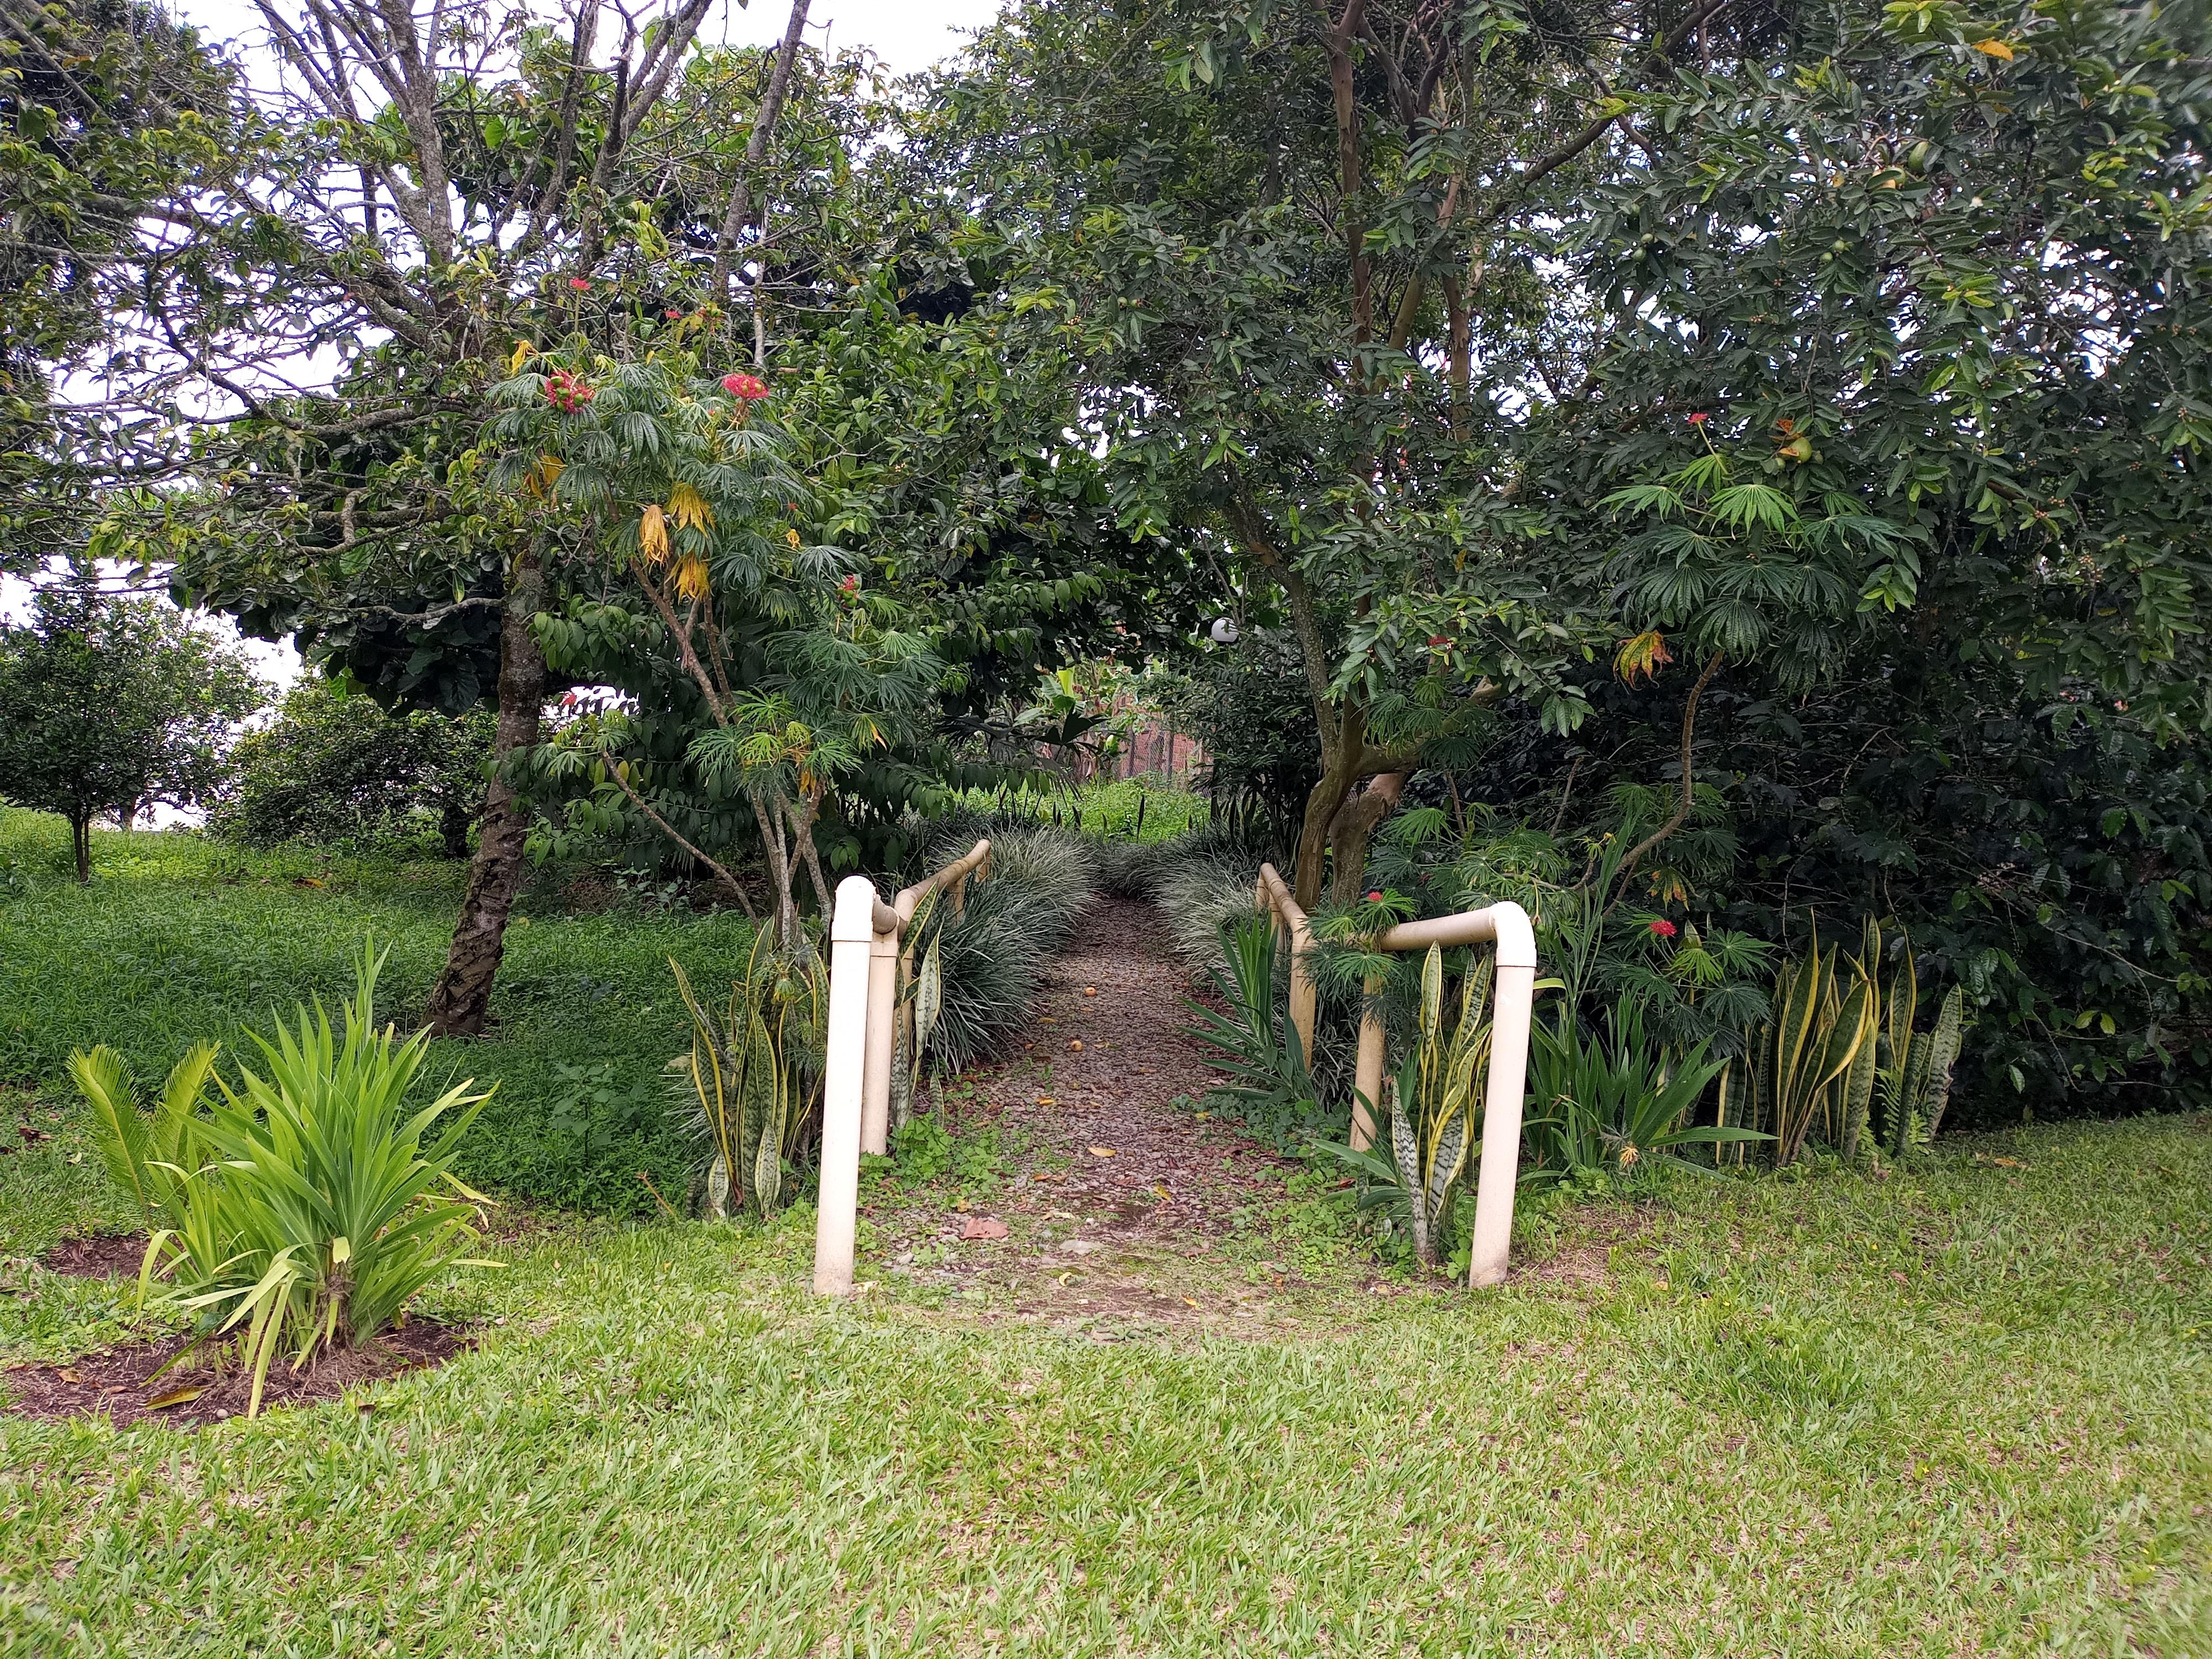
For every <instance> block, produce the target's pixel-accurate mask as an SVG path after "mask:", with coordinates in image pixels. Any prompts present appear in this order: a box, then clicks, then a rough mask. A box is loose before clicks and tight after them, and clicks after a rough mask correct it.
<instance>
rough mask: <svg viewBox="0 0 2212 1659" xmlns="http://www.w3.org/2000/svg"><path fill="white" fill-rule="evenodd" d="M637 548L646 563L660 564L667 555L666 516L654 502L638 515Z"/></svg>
mask: <svg viewBox="0 0 2212 1659" xmlns="http://www.w3.org/2000/svg"><path fill="white" fill-rule="evenodd" d="M637 550H638V551H639V552H641V553H642V554H644V555H645V562H647V564H653V565H657V564H661V563H663V562H665V561H666V560H667V557H668V518H667V515H666V514H665V513H662V512H661V510H660V505H659V502H657V501H656V502H655V503H654V504H653V506H651V507H647V508H646V509H645V511H644V512H643V513H641V514H639V515H638V520H637Z"/></svg>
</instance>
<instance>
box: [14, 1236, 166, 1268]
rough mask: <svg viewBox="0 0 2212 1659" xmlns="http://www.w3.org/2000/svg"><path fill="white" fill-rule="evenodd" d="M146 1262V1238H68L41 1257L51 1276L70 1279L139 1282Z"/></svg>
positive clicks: (41, 1265) (41, 1264) (40, 1260)
mask: <svg viewBox="0 0 2212 1659" xmlns="http://www.w3.org/2000/svg"><path fill="white" fill-rule="evenodd" d="M145 1259H146V1235H145V1234H143V1233H126V1234H122V1235H119V1236H118V1235H109V1234H100V1235H99V1236H97V1237H92V1238H65V1239H64V1240H62V1242H61V1243H58V1244H57V1245H55V1246H54V1248H53V1249H51V1250H48V1251H47V1252H46V1254H45V1255H42V1256H40V1258H39V1265H40V1267H44V1268H45V1269H46V1271H47V1272H48V1273H66V1274H68V1275H69V1276H70V1278H71V1279H136V1278H137V1277H138V1266H139V1263H141V1262H142V1261H145Z"/></svg>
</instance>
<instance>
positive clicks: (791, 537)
mask: <svg viewBox="0 0 2212 1659" xmlns="http://www.w3.org/2000/svg"><path fill="white" fill-rule="evenodd" d="M783 535H784V539H785V540H787V541H788V542H789V543H790V544H792V545H793V547H796V546H798V545H799V532H797V531H796V530H787V531H785V532H783Z"/></svg>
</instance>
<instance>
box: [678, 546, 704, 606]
mask: <svg viewBox="0 0 2212 1659" xmlns="http://www.w3.org/2000/svg"><path fill="white" fill-rule="evenodd" d="M676 591H677V592H678V593H681V594H682V595H683V596H684V598H685V599H705V598H706V597H707V562H706V560H704V559H702V558H701V557H700V556H698V555H697V554H696V553H687V554H685V555H684V562H683V563H681V564H679V565H678V566H677V567H676Z"/></svg>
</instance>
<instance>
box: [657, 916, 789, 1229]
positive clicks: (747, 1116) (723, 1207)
mask: <svg viewBox="0 0 2212 1659" xmlns="http://www.w3.org/2000/svg"><path fill="white" fill-rule="evenodd" d="M668 965H669V967H670V968H671V969H674V970H675V974H676V987H677V990H678V993H679V994H681V995H682V996H683V998H684V1006H685V1007H686V1008H688V1009H689V1010H690V1013H691V1049H690V1054H687V1055H684V1056H680V1057H679V1058H678V1060H676V1061H675V1062H674V1069H676V1070H678V1071H679V1072H681V1073H683V1076H684V1084H685V1085H687V1088H688V1092H689V1097H690V1103H691V1104H692V1105H693V1106H695V1107H696V1110H697V1113H698V1116H697V1119H696V1127H697V1129H698V1131H699V1133H700V1135H701V1137H702V1139H704V1140H705V1141H706V1143H707V1146H708V1158H707V1206H708V1210H709V1211H710V1212H712V1213H713V1214H714V1215H715V1216H716V1217H718V1218H720V1217H726V1216H727V1215H728V1214H729V1212H730V1211H731V1210H732V1208H733V1207H742V1206H744V1205H745V1204H746V1203H748V1202H750V1204H751V1205H752V1206H753V1208H754V1210H755V1211H756V1212H758V1213H759V1214H761V1215H763V1216H765V1215H767V1214H768V1213H769V1212H770V1211H772V1210H774V1209H775V1206H776V1202H777V1200H778V1199H779V1198H781V1195H782V1192H783V1166H784V1163H785V1160H786V1159H787V1158H789V1157H790V1156H791V1155H792V1153H793V1152H794V1151H795V1150H796V1149H797V1147H798V1145H799V1140H800V1139H801V1138H802V1136H803V1134H804V1132H805V1127H806V1126H807V1124H808V1123H809V1121H811V1119H812V1117H813V1115H814V1111H815V1109H816V1108H817V1106H819V1105H820V1103H821V1098H822V1057H823V1023H824V1021H825V1019H826V1018H827V1016H828V1010H829V975H828V973H827V972H826V971H825V970H824V969H823V965H822V957H821V956H820V954H819V953H818V952H817V951H816V950H815V949H814V946H813V944H812V941H811V940H810V939H808V938H807V937H806V936H805V933H800V935H799V938H798V939H797V941H796V942H795V943H794V944H793V945H792V946H790V947H789V948H788V949H779V948H778V947H777V945H776V944H775V939H774V937H773V936H772V935H771V934H769V933H767V932H766V931H765V930H763V932H762V933H758V934H757V935H756V936H755V938H754V939H753V948H752V951H751V954H750V957H748V958H747V960H746V963H745V971H744V976H743V977H742V978H740V979H738V981H736V982H735V983H734V984H732V986H731V987H730V999H729V1002H728V1004H727V1005H726V1007H725V1008H724V1010H723V1011H722V1012H720V1014H717V1013H716V1012H715V1011H714V1010H713V1009H711V1008H709V1007H708V1006H707V1005H706V1004H705V1003H704V1002H702V1001H701V1000H700V999H699V998H698V997H697V996H696V994H694V993H693V992H692V989H691V981H690V978H689V977H688V976H687V975H685V974H684V969H683V965H682V964H681V963H678V961H677V960H676V959H675V958H674V957H670V958H669V959H668Z"/></svg>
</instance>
